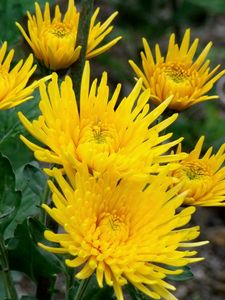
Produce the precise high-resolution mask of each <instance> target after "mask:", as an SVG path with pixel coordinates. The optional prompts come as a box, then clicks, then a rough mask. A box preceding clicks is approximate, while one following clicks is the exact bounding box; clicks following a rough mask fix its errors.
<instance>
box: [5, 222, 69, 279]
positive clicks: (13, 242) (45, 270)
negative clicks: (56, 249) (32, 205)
mask: <svg viewBox="0 0 225 300" xmlns="http://www.w3.org/2000/svg"><path fill="white" fill-rule="evenodd" d="M45 229H46V228H45V227H44V226H43V225H42V224H41V223H40V222H39V221H38V220H36V219H34V218H27V219H26V220H25V221H24V222H23V223H22V224H19V225H18V226H17V228H16V231H15V237H14V238H11V239H10V240H9V241H8V253H9V261H10V266H11V269H12V270H17V271H21V272H24V273H26V274H27V275H28V276H29V277H30V278H31V279H33V280H34V281H38V278H40V277H49V276H52V275H54V274H57V273H60V272H66V269H65V266H64V263H63V262H62V261H61V259H60V258H59V257H58V256H56V255H55V254H53V253H49V252H47V251H45V250H43V249H41V248H40V247H39V246H38V245H37V243H38V242H44V243H46V240H45V239H44V237H43V232H44V230H45Z"/></svg>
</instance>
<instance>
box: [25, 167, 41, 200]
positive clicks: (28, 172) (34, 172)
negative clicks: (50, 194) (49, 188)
mask: <svg viewBox="0 0 225 300" xmlns="http://www.w3.org/2000/svg"><path fill="white" fill-rule="evenodd" d="M23 175H24V179H25V180H26V182H27V184H28V186H29V187H30V189H31V190H32V191H33V192H34V193H35V194H36V195H38V196H39V197H43V192H44V187H45V185H46V176H45V175H44V173H43V171H42V170H41V169H40V168H39V166H38V164H37V163H35V162H33V163H29V164H26V165H25V166H24V169H23Z"/></svg>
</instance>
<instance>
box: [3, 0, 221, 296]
mask: <svg viewBox="0 0 225 300" xmlns="http://www.w3.org/2000/svg"><path fill="white" fill-rule="evenodd" d="M35 10H36V13H35V15H34V16H32V15H31V14H30V13H29V12H28V19H29V20H28V24H27V27H28V33H26V31H25V30H24V29H23V28H22V26H21V25H20V24H18V23H17V26H18V27H19V29H20V31H21V32H22V34H23V36H24V37H25V39H26V41H27V42H28V44H29V45H30V47H31V49H32V50H33V52H34V55H35V57H36V58H37V59H38V60H39V61H40V62H41V63H42V64H44V65H45V66H46V67H47V68H49V69H51V70H59V69H66V68H69V67H70V66H71V65H72V64H73V63H74V62H75V61H76V60H78V59H79V56H80V50H81V45H77V44H76V40H77V31H78V25H79V12H77V9H76V6H75V4H74V1H73V0H69V2H68V9H67V12H66V13H65V16H64V18H63V20H62V17H61V12H60V9H59V7H58V6H56V7H55V14H54V18H53V19H51V16H50V8H49V4H48V3H47V4H46V5H45V10H44V13H43V14H42V12H41V9H40V7H39V5H38V4H37V3H36V4H35ZM98 12H99V9H97V10H96V11H95V12H94V14H93V16H92V18H91V23H90V28H89V35H88V42H87V52H86V58H88V59H89V58H92V57H94V56H96V55H99V54H101V53H102V52H104V51H106V50H108V49H109V48H110V47H112V46H113V45H114V44H115V43H117V41H118V40H119V39H120V37H118V38H115V39H113V40H112V41H111V42H109V43H107V44H105V45H103V46H101V47H100V48H96V47H97V46H98V45H99V44H100V43H101V42H102V41H103V39H104V38H105V36H106V35H108V34H109V33H110V31H111V30H112V26H111V27H109V25H110V23H111V22H112V20H113V19H114V17H115V16H116V14H117V13H114V14H113V15H112V16H111V17H109V18H108V19H107V20H106V21H105V23H103V24H101V23H100V22H99V23H97V24H95V22H96V18H97V15H98ZM143 44H144V52H142V53H141V58H142V69H141V68H139V67H138V66H137V65H136V64H135V63H134V62H133V61H130V65H131V67H132V68H133V70H134V72H135V73H136V76H137V82H136V84H135V86H134V88H133V89H132V91H131V92H130V93H129V95H128V96H127V97H125V98H123V99H119V94H120V90H121V85H120V84H118V85H117V87H116V88H115V90H114V92H113V93H111V92H110V89H109V86H108V83H107V80H108V78H107V73H103V74H102V77H101V79H100V82H98V81H97V79H95V80H93V81H92V82H91V81H90V63H89V62H88V61H86V63H85V67H84V70H83V76H82V80H81V89H80V97H79V99H76V97H75V92H74V89H76V88H77V87H76V85H74V84H73V81H72V79H71V78H70V77H69V76H66V77H65V79H64V80H63V81H62V82H61V84H59V83H58V76H57V74H56V73H53V74H52V75H51V76H50V77H51V78H49V77H45V78H43V79H41V80H40V81H38V82H34V83H32V84H31V85H29V86H28V87H26V85H27V82H28V80H29V78H30V77H31V75H32V74H33V72H34V71H35V68H36V67H35V66H34V67H32V64H33V56H32V55H30V56H29V58H28V59H27V61H26V62H25V63H24V64H23V62H22V61H20V62H19V63H18V64H17V65H16V66H15V67H14V68H13V69H12V70H11V71H9V69H10V63H11V60H12V58H13V50H11V51H10V52H9V54H8V56H7V57H6V59H5V61H4V63H3V59H4V55H5V53H6V48H7V44H6V43H4V44H3V46H2V47H1V50H0V87H1V89H0V109H8V108H11V107H13V106H15V105H18V104H20V103H22V102H24V101H26V100H27V99H29V98H30V97H31V94H32V92H33V90H34V88H36V87H37V86H40V97H41V99H40V103H39V107H40V116H39V117H38V119H36V120H32V121H29V120H28V119H27V118H26V117H25V116H24V115H23V113H21V112H20V113H19V118H20V120H21V122H22V124H23V125H24V127H25V128H26V129H27V130H28V131H29V133H30V134H31V135H32V136H33V137H35V138H36V140H37V141H38V142H39V143H38V144H36V143H34V142H31V141H30V140H28V139H27V138H25V137H24V136H21V139H22V140H23V142H24V143H25V144H26V145H27V146H28V147H29V148H30V149H31V150H32V151H33V152H34V155H35V157H36V159H37V160H39V161H41V162H47V163H49V164H52V166H53V167H52V168H50V167H49V168H46V169H45V172H46V173H47V174H48V175H49V176H51V177H53V178H54V181H51V180H50V181H49V186H50V189H51V192H52V201H53V203H54V207H52V206H48V205H47V204H44V205H43V208H44V209H45V210H46V211H47V213H48V214H49V215H50V216H51V217H52V218H53V219H54V220H55V221H56V222H57V223H58V224H59V225H60V226H62V228H63V229H64V233H53V232H51V231H46V232H45V238H46V239H47V240H49V241H51V242H55V243H56V247H50V246H46V245H44V244H40V246H41V247H42V248H44V249H46V250H47V251H51V252H54V253H68V254H70V256H71V259H66V261H65V263H66V264H67V265H68V266H69V267H73V268H75V267H79V271H78V273H77V274H76V277H77V278H78V279H86V278H88V277H90V276H91V275H92V274H93V273H95V274H96V278H97V282H98V284H99V286H100V287H102V286H103V284H104V283H106V284H107V285H109V286H112V287H113V288H114V291H115V295H116V297H117V299H118V300H123V299H124V297H123V292H122V287H123V285H125V284H127V283H128V282H130V283H131V284H132V285H134V286H135V287H136V288H137V289H138V290H140V291H141V292H143V293H145V294H146V295H148V296H149V297H151V298H152V299H167V300H173V299H176V297H175V296H173V295H172V294H171V293H170V292H169V290H175V288H174V286H173V285H171V284H169V283H167V282H166V277H167V275H169V274H173V275H179V274H181V273H182V267H183V266H186V265H187V264H189V263H193V262H196V261H200V260H201V259H202V258H193V256H194V255H196V253H197V252H196V251H192V250H188V249H189V248H192V247H195V246H200V245H203V244H205V243H206V242H193V240H194V239H195V238H197V237H198V235H199V226H195V227H187V226H186V227H185V228H183V226H184V225H186V224H187V223H188V222H189V221H190V219H191V216H192V214H193V213H194V211H195V207H194V206H197V205H201V206H210V205H211V206H212V205H213V206H223V205H225V167H223V166H222V165H223V163H224V161H225V144H224V145H222V146H221V148H220V149H219V150H218V152H217V153H216V154H212V148H210V149H209V150H208V151H207V152H206V153H205V155H204V156H203V157H201V151H202V145H203V141H204V137H201V138H200V139H199V141H198V142H197V144H196V146H195V147H194V149H193V151H191V152H190V153H189V154H188V153H185V152H182V151H181V145H180V143H181V141H182V138H180V139H177V140H171V137H172V133H165V129H167V130H168V127H169V126H170V125H171V124H172V123H173V122H174V121H175V120H176V118H177V116H178V113H176V112H174V114H172V115H171V116H170V117H167V118H164V119H163V120H161V121H160V122H156V121H157V120H158V119H159V117H161V116H163V113H164V112H165V111H166V110H168V109H171V110H174V111H177V112H179V111H182V110H184V109H186V108H188V107H190V106H192V105H193V104H196V103H199V102H202V101H206V100H210V99H214V98H217V96H208V95H206V93H208V91H209V90H210V89H211V88H212V87H213V84H214V83H215V82H216V81H217V80H218V79H219V78H220V77H221V76H222V75H223V74H225V71H222V72H220V73H218V74H217V75H215V73H216V71H217V69H218V67H219V66H218V67H216V68H214V69H213V70H210V68H209V63H210V62H209V60H206V56H207V54H208V52H209V50H210V47H211V43H209V44H208V45H207V46H206V47H205V49H204V50H203V52H202V53H201V54H200V55H199V56H198V58H197V59H196V60H195V61H194V58H193V57H194V55H195V52H196V50H197V46H198V39H196V40H194V42H193V44H191V45H190V30H186V32H185V34H184V37H183V40H182V43H181V45H180V46H179V45H178V44H177V43H176V42H175V35H174V34H172V35H171V37H170V40H169V45H168V50H167V55H166V58H164V57H163V56H162V55H161V52H160V48H159V46H158V45H156V47H155V57H156V58H155V59H154V57H153V54H152V52H151V50H150V47H149V45H148V43H147V41H146V40H145V39H144V40H143ZM49 79H50V82H49V83H48V84H46V83H45V82H46V81H47V80H49ZM149 101H153V102H154V104H156V108H155V109H151V108H150V105H149ZM78 102H79V107H78V104H77V103H78ZM174 146H175V147H177V150H176V151H172V148H173V147H174ZM182 205H185V206H186V207H183V208H180V207H181V206H182ZM190 205H192V206H190ZM57 245H58V246H57ZM170 266H173V267H175V269H174V270H171V268H170Z"/></svg>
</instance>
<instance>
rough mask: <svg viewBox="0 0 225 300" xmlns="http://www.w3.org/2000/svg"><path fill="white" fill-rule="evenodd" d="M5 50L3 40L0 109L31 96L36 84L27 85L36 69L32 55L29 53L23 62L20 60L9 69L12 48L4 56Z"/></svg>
mask: <svg viewBox="0 0 225 300" xmlns="http://www.w3.org/2000/svg"><path fill="white" fill-rule="evenodd" d="M6 51H7V42H4V43H3V45H2V46H1V48H0V110H3V109H9V108H12V107H14V106H17V105H19V104H21V103H23V102H24V101H26V100H28V99H30V98H32V96H31V94H32V92H33V91H34V89H35V88H36V87H37V86H38V82H37V81H35V82H34V83H32V84H31V85H28V86H27V83H28V81H29V79H30V77H31V76H32V74H33V73H34V71H35V69H36V66H33V56H32V55H30V56H29V57H28V58H27V60H26V61H25V62H23V60H20V61H19V62H18V63H17V64H16V66H15V67H14V68H13V69H12V70H10V65H11V62H12V59H13V56H14V50H13V49H12V50H10V51H9V53H8V55H7V56H6V57H5V55H6ZM4 57H5V58H4Z"/></svg>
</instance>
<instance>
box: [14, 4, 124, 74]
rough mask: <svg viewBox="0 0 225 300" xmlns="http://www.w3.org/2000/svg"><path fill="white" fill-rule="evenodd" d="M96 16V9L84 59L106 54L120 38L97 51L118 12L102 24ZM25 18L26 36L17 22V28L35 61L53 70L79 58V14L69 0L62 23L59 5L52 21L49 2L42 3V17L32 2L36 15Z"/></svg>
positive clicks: (68, 64)
mask: <svg viewBox="0 0 225 300" xmlns="http://www.w3.org/2000/svg"><path fill="white" fill-rule="evenodd" d="M98 13H99V8H98V9H96V11H95V12H94V14H93V16H92V18H91V24H90V30H89V36H88V44H87V58H91V57H94V56H96V55H99V54H101V53H103V52H105V51H107V50H108V49H109V48H111V47H112V46H113V45H115V44H116V43H117V42H118V40H120V39H121V37H118V38H115V39H113V40H112V41H111V42H109V43H107V44H105V45H104V46H101V47H100V48H97V49H96V47H97V46H98V45H99V44H100V43H101V42H102V40H103V39H104V38H105V36H106V35H108V34H109V33H110V32H111V30H112V29H113V27H112V26H110V27H109V25H110V23H111V22H112V20H113V19H114V18H115V16H116V15H117V12H115V13H114V14H112V15H111V16H110V17H109V18H108V19H107V20H106V21H105V22H104V23H103V24H101V23H100V22H98V23H97V24H95V21H96V18H97V15H98ZM27 15H28V19H29V20H28V25H27V27H28V32H29V36H28V35H27V33H26V32H25V30H24V29H23V27H22V26H21V25H20V24H19V23H16V25H17V26H18V28H19V29H20V31H21V33H22V34H23V36H24V38H25V39H26V41H27V42H28V44H29V45H30V47H31V48H32V50H33V52H34V54H35V56H36V57H37V59H38V60H40V61H41V62H43V63H44V64H45V66H46V67H48V68H50V69H52V70H59V69H65V68H68V67H69V66H70V65H72V64H73V63H74V62H75V61H76V60H77V59H78V58H79V55H80V50H81V46H80V45H76V39H77V31H78V24H79V13H78V12H77V9H76V6H75V4H74V0H69V2H68V9H67V11H66V13H65V16H64V18H63V20H62V16H61V12H60V9H59V6H58V5H56V7H55V16H54V18H53V20H51V15H50V7H49V3H48V2H47V3H46V4H45V10H44V13H43V14H42V12H41V9H40V6H39V4H38V3H35V15H33V16H32V15H31V14H30V12H27Z"/></svg>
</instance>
